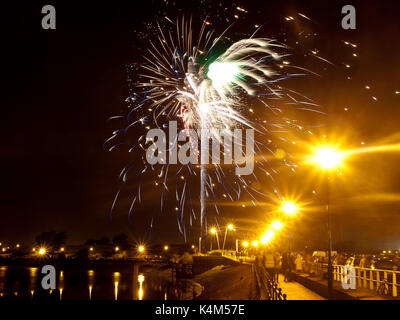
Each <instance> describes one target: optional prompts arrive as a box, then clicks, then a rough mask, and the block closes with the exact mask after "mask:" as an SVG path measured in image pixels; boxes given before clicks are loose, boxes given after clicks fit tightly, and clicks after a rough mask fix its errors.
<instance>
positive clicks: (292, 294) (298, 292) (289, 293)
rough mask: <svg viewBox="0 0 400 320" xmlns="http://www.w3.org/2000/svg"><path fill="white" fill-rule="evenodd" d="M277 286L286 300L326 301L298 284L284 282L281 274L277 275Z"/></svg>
mask: <svg viewBox="0 0 400 320" xmlns="http://www.w3.org/2000/svg"><path fill="white" fill-rule="evenodd" d="M278 286H279V287H280V288H281V289H282V292H283V293H285V294H286V300H326V299H325V298H323V297H321V296H320V295H319V294H316V293H315V292H313V291H311V290H309V289H307V288H306V287H304V286H303V285H301V284H300V283H297V282H295V281H290V282H284V281H283V275H281V274H280V275H279V281H278Z"/></svg>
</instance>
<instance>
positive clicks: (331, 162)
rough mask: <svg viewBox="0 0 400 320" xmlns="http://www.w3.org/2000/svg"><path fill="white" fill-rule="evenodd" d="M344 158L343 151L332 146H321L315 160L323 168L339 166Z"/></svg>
mask: <svg viewBox="0 0 400 320" xmlns="http://www.w3.org/2000/svg"><path fill="white" fill-rule="evenodd" d="M342 159H343V153H341V152H339V151H336V150H335V149H332V148H321V149H319V150H317V152H316V154H315V157H314V162H316V163H317V164H319V166H320V167H321V168H322V169H333V168H335V167H337V166H339V165H340V164H341V162H342Z"/></svg>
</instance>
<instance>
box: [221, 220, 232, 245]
mask: <svg viewBox="0 0 400 320" xmlns="http://www.w3.org/2000/svg"><path fill="white" fill-rule="evenodd" d="M228 230H234V226H233V224H231V223H230V224H228V225H227V226H226V228H225V237H224V243H223V245H222V251H224V250H225V242H226V235H227V233H228Z"/></svg>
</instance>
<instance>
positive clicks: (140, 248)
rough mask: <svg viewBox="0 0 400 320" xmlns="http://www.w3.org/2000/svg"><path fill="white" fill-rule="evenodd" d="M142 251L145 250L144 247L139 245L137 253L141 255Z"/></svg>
mask: <svg viewBox="0 0 400 320" xmlns="http://www.w3.org/2000/svg"><path fill="white" fill-rule="evenodd" d="M144 250H145V247H144V246H143V245H140V246H139V247H138V251H139V253H143V252H144Z"/></svg>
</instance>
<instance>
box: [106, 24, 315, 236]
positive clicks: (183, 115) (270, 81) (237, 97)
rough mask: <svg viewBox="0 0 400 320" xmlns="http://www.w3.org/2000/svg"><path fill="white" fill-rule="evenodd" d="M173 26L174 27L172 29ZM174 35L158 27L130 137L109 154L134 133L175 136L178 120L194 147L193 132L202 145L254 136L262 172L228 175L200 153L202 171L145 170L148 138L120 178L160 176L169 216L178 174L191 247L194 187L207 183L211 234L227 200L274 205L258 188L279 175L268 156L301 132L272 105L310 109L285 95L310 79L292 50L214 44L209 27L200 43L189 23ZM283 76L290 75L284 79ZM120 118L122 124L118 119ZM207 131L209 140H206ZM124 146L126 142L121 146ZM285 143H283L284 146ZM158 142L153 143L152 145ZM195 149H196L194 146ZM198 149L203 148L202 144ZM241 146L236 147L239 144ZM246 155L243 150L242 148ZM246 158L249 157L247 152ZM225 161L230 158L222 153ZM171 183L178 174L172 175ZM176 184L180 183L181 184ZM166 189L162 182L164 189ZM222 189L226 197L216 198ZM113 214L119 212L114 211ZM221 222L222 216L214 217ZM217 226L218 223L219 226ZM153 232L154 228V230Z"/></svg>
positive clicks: (114, 139) (121, 135)
mask: <svg viewBox="0 0 400 320" xmlns="http://www.w3.org/2000/svg"><path fill="white" fill-rule="evenodd" d="M171 23H172V21H171ZM173 25H174V28H171V29H169V30H165V29H162V28H161V27H160V26H158V31H159V32H158V36H157V40H156V42H153V41H150V42H149V50H148V53H147V55H146V56H144V59H145V61H146V63H145V64H143V65H142V72H141V73H140V77H141V80H140V82H139V83H137V85H136V91H135V93H134V94H133V95H132V96H131V97H130V98H129V99H128V102H129V103H130V105H131V106H130V110H129V112H128V115H127V116H126V117H125V119H126V121H127V125H126V126H125V127H124V128H123V129H119V130H116V131H114V133H113V135H112V136H111V137H110V138H109V139H108V140H107V141H106V144H107V145H109V144H111V147H109V150H113V149H115V148H116V147H118V146H120V145H122V144H127V143H128V142H127V136H128V134H129V130H131V128H132V127H136V126H139V127H141V128H143V129H145V130H149V129H150V128H154V127H157V128H161V129H167V128H168V121H169V120H178V121H179V123H180V125H181V126H182V129H185V130H186V132H187V136H188V138H189V141H190V137H191V136H190V134H189V132H190V130H191V129H194V130H198V131H199V132H200V138H201V140H202V141H201V143H202V144H203V143H205V140H206V141H207V143H208V141H209V139H213V140H214V141H217V142H218V143H219V144H223V137H224V136H225V135H226V134H227V133H228V132H232V130H233V129H236V128H251V129H253V130H255V132H256V133H257V138H255V139H254V141H253V142H254V151H255V153H256V155H257V157H256V168H255V170H254V172H253V173H252V174H251V175H248V176H244V175H235V174H232V170H233V169H234V168H235V167H237V166H238V165H239V164H238V163H234V164H233V166H230V167H227V166H224V168H222V166H221V165H219V164H217V163H213V164H212V165H205V164H204V163H208V157H209V155H208V154H206V153H200V152H199V153H198V154H197V155H196V156H197V157H199V158H200V165H196V166H194V165H193V164H191V163H189V164H186V165H178V166H177V168H176V170H170V166H171V165H170V164H168V161H167V159H166V157H167V155H165V159H162V160H163V161H162V162H161V163H160V164H159V168H157V166H154V165H150V164H148V163H146V161H145V159H144V156H143V152H137V150H143V151H144V150H145V149H146V148H145V147H146V144H147V143H149V141H147V139H146V138H145V134H142V135H140V136H139V137H138V139H137V142H136V143H135V144H134V145H133V146H131V147H130V149H129V151H130V152H132V151H134V153H135V156H137V155H138V154H141V155H140V157H141V158H138V157H136V159H135V160H133V161H132V162H130V163H129V164H128V165H127V166H126V167H125V168H124V169H123V170H122V172H121V175H120V178H121V181H122V182H126V181H127V176H128V172H131V170H132V169H133V168H134V167H136V168H137V164H138V163H141V164H142V169H141V171H140V172H137V174H140V176H141V179H143V176H144V175H145V174H146V173H147V172H153V174H154V171H157V178H156V180H155V185H156V186H158V185H161V186H162V190H161V191H160V209H159V210H160V211H162V210H163V202H164V198H165V194H166V193H167V192H172V190H170V189H169V188H168V185H169V180H168V175H169V172H170V171H174V173H173V175H175V177H179V176H180V177H181V179H172V180H173V181H174V185H175V198H176V207H175V210H176V216H177V222H178V226H179V230H180V231H181V232H182V234H183V235H184V237H185V239H186V228H185V226H186V221H185V212H188V213H189V223H190V225H192V223H193V219H196V210H195V209H194V207H193V202H194V201H193V200H194V199H196V198H197V197H196V196H194V195H193V194H192V190H193V188H192V185H193V184H192V183H191V180H193V179H192V178H194V180H196V181H197V183H198V182H199V176H200V197H199V200H200V225H201V230H202V231H203V230H204V228H206V226H207V217H210V214H211V212H210V211H211V210H206V208H208V207H209V208H211V206H212V207H213V210H212V211H213V213H214V214H215V213H217V214H218V203H219V198H220V196H219V195H220V194H221V193H222V197H223V198H229V199H230V200H231V201H234V200H235V199H239V198H240V196H241V194H242V193H243V192H245V193H247V194H248V195H249V196H250V198H251V199H252V200H251V201H252V203H253V205H256V204H257V202H258V200H257V199H258V197H259V196H264V197H268V196H269V195H268V194H267V193H264V192H262V191H260V190H259V188H254V187H253V186H252V183H253V182H255V181H258V175H259V173H260V172H261V173H263V174H264V176H265V175H267V176H268V177H269V178H270V179H272V180H273V179H274V178H273V175H274V173H276V172H275V170H274V169H273V168H272V167H271V165H270V162H269V160H268V154H271V153H274V151H275V150H276V148H277V146H276V145H275V144H274V143H273V142H272V139H273V135H272V132H273V131H275V130H282V129H283V128H284V129H285V130H291V129H298V128H299V127H300V128H301V126H300V125H299V124H297V123H296V121H293V120H292V119H289V118H288V117H287V116H286V115H285V113H284V112H283V110H282V108H279V107H277V106H276V103H271V102H273V101H279V103H280V104H281V105H290V106H291V107H293V106H294V107H296V106H298V105H302V104H303V103H306V104H307V105H308V106H310V105H312V103H310V102H307V101H306V102H303V101H304V100H305V99H306V98H305V97H303V96H302V95H300V94H298V93H296V92H294V91H291V90H288V89H285V88H283V87H282V83H281V82H282V81H283V80H285V79H287V78H290V77H294V76H300V75H304V74H305V71H306V70H304V69H302V68H300V67H294V66H291V65H290V63H289V62H288V61H286V60H284V59H286V58H287V57H288V56H289V55H288V54H287V51H288V48H287V47H286V46H285V45H283V44H281V43H278V42H277V41H275V40H272V39H264V38H255V37H253V36H252V37H250V38H248V39H242V40H239V41H237V42H232V41H230V43H229V44H228V45H226V43H227V42H228V41H229V40H228V39H227V38H226V36H225V34H226V33H227V31H228V29H229V28H228V29H227V30H225V31H224V32H223V33H222V34H221V35H219V36H217V37H216V36H215V35H214V32H213V31H207V25H208V23H207V21H204V23H203V24H202V26H201V28H200V32H199V33H198V37H197V38H196V40H194V37H193V30H192V20H191V19H187V20H186V19H185V18H182V20H181V21H177V22H176V23H175V24H173ZM287 67H291V68H292V69H297V70H301V71H302V72H301V73H288V72H287V71H286V70H287ZM283 70H284V72H283ZM256 108H257V109H261V112H262V115H263V116H262V117H260V118H257V117H256V116H255V114H254V112H255V111H254V110H255V109H256ZM115 118H123V117H122V116H120V117H113V119H115ZM204 129H207V130H208V131H209V133H210V135H209V136H204V135H201V132H202V131H203V130H204ZM121 139H122V142H121ZM279 139H280V140H281V141H284V138H282V137H278V140H279ZM150 142H152V141H150ZM193 143H194V142H193ZM196 143H197V142H196ZM236 143H237V142H236ZM239 144H240V147H242V145H241V144H242V143H241V142H239ZM179 147H180V145H179V140H178V139H177V138H176V139H175V140H174V141H173V142H172V143H170V145H169V150H168V151H171V150H174V149H177V148H179ZM240 150H242V149H240ZM222 153H223V152H222ZM285 164H286V165H288V166H294V164H293V163H291V162H290V160H285ZM170 175H171V173H170ZM176 180H178V181H179V182H178V183H177V182H176ZM158 181H159V182H158ZM141 182H142V180H140V182H138V184H137V186H136V187H135V188H136V192H135V193H134V197H133V200H132V203H131V206H130V210H129V216H130V215H131V213H132V212H133V208H134V206H135V204H136V203H137V202H140V201H141V190H142V183H141ZM217 185H218V186H219V187H220V188H219V189H220V191H221V190H222V192H216V190H217ZM119 193H120V190H119V191H118V192H117V195H116V197H115V199H114V202H113V206H112V210H113V208H114V206H115V203H116V201H117V198H118V196H119ZM111 212H112V211H111ZM214 216H215V215H214ZM216 223H217V224H218V222H217V221H216ZM152 224H153V220H152V223H151V226H152Z"/></svg>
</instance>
